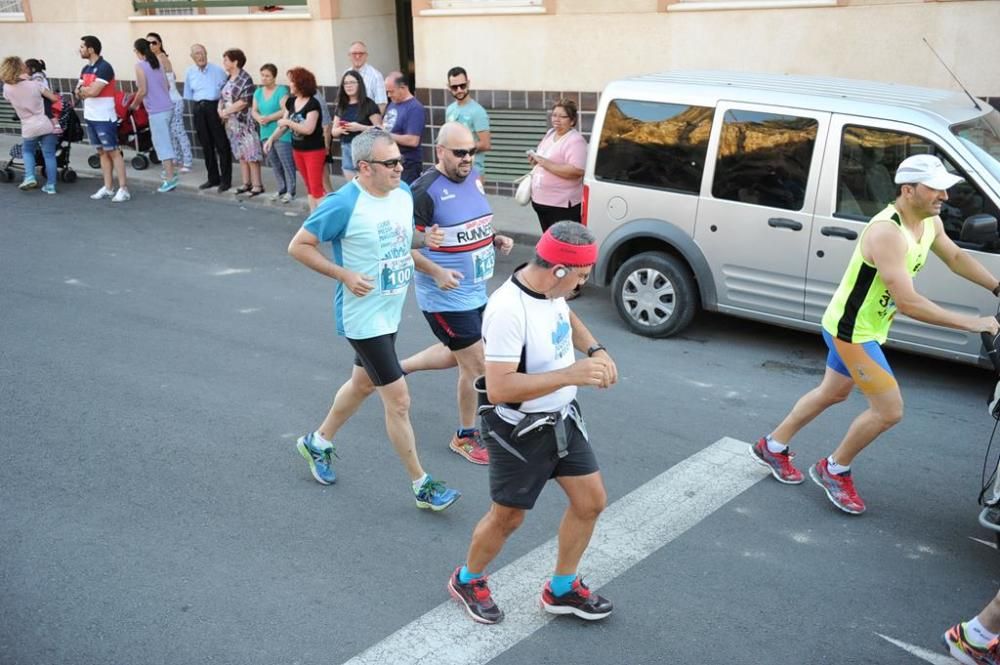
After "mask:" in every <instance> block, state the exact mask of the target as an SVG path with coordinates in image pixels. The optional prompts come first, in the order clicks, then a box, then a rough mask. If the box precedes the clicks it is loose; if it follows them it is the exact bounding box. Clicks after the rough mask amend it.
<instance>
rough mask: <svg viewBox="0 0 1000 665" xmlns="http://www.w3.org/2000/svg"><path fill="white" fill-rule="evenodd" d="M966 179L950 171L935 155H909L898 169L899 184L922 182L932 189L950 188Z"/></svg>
mask: <svg viewBox="0 0 1000 665" xmlns="http://www.w3.org/2000/svg"><path fill="white" fill-rule="evenodd" d="M963 180H965V178H962V177H960V176H957V175H953V174H951V173H948V169H946V168H945V167H944V164H942V163H941V160H940V159H938V158H937V157H935V156H934V155H913V156H912V157H907V158H906V159H904V160H903V161H902V163H901V164H900V165H899V168H897V169H896V179H895V182H896V184H897V185H916V184H918V183H919V184H921V185H925V186H927V187H930V188H931V189H950V188H952V187H954V186H955V185H957V184H958V183H960V182H962V181H963Z"/></svg>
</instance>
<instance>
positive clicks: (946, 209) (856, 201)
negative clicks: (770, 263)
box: [834, 125, 1000, 252]
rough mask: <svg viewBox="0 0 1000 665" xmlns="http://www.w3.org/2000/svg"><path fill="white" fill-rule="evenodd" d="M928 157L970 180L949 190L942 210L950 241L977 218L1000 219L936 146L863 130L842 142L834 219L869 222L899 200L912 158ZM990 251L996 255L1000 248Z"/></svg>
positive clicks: (850, 130) (852, 130)
mask: <svg viewBox="0 0 1000 665" xmlns="http://www.w3.org/2000/svg"><path fill="white" fill-rule="evenodd" d="M928 153H929V154H932V155H937V156H938V157H940V158H941V161H942V162H944V165H945V167H947V169H948V171H950V172H951V173H955V174H958V175H960V176H962V177H963V178H966V180H965V182H960V183H958V184H957V185H955V186H954V187H952V188H951V189H949V190H948V200H947V201H945V203H944V205H943V206H942V208H941V221H942V222H943V223H944V230H945V232H946V233H947V234H948V237H949V238H951V239H952V240H955V241H958V240H959V235H960V234H961V232H962V224H963V223H964V222H965V220H966V218H968V217H971V216H972V215H978V214H982V213H985V214H988V215H993V216H994V217H997V218H998V219H1000V212H998V211H997V207H996V206H995V205H993V203H992V201H991V200H990V198H989V197H988V196H986V195H984V194H983V192H982V191H980V189H979V188H978V187H977V186H976V185H975V184H973V183H972V182H970V181H969V180H968V175H967V174H966V173H965V172H963V171H961V170H960V169H958V168H956V167H955V165H954V163H953V162H952V161H951V160H950V159H949V158H948V155H947V154H946V153H945V152H943V151H942V150H940V149H939V148H938V147H937V146H936V145H935V144H934V143H932V142H931V141H928V140H927V139H925V138H923V137H922V136H917V135H915V134H907V133H906V132H900V131H895V130H891V129H877V128H874V127H862V126H859V125H848V126H846V127H844V133H843V135H842V136H841V141H840V167H839V171H838V173H837V209H836V211H835V212H834V215H835V216H837V217H846V218H848V219H856V220H859V221H868V219H870V218H871V217H873V216H874V215H875V214H876V213H877V212H878V211H880V210H881V209H882V208H884V207H886V206H887V205H888V204H890V203H892V202H893V201H894V200H895V199H896V185H895V182H894V181H893V176H894V174H895V172H896V167H897V166H899V163H900V162H902V161H903V160H904V159H906V158H907V157H909V156H910V155H920V154H928ZM977 249H978V248H977ZM983 249H987V248H983ZM988 251H993V252H996V251H997V248H988Z"/></svg>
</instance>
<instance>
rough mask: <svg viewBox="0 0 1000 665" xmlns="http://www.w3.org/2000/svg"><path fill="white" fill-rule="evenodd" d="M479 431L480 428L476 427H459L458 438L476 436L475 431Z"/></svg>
mask: <svg viewBox="0 0 1000 665" xmlns="http://www.w3.org/2000/svg"><path fill="white" fill-rule="evenodd" d="M478 431H479V430H477V429H476V428H475V427H470V428H468V429H466V428H464V427H459V428H458V438H460V439H467V438H468V437H470V436H474V435H475V433H476V432H478Z"/></svg>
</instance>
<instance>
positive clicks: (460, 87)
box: [448, 83, 469, 91]
mask: <svg viewBox="0 0 1000 665" xmlns="http://www.w3.org/2000/svg"><path fill="white" fill-rule="evenodd" d="M448 87H449V88H451V89H452V91H458V90H465V89H466V88H468V87H469V84H468V83H456V84H455V85H449V86H448Z"/></svg>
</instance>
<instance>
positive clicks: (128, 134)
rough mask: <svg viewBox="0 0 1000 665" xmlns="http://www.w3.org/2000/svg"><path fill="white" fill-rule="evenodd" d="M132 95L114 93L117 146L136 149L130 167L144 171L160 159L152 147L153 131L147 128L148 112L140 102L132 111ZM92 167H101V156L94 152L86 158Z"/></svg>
mask: <svg viewBox="0 0 1000 665" xmlns="http://www.w3.org/2000/svg"><path fill="white" fill-rule="evenodd" d="M132 99H133V95H132V94H128V95H126V94H125V93H124V92H122V91H121V90H119V91H118V92H116V93H115V113H116V115H117V116H118V147H119V148H122V147H125V146H128V147H130V148H132V149H133V150H135V151H136V153H137V154H136V155H135V156H134V157H133V158H132V161H131V164H132V168H134V169H135V170H137V171H144V170H146V169H148V168H149V163H150V162H153V163H154V164H159V163H160V159H159V158H158V157H157V156H156V150H154V149H153V133H152V132H151V131H150V129H149V114H148V113H147V112H146V109H145V107H144V106H142V105H141V104H140V105H139V108H137V109H135V110H134V111H133V110H132V109H130V108H129V105H131V104H132ZM87 164H89V165H90V168H92V169H99V168H101V156H100V155H97V154H94V155H91V156H90V157H88V158H87Z"/></svg>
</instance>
